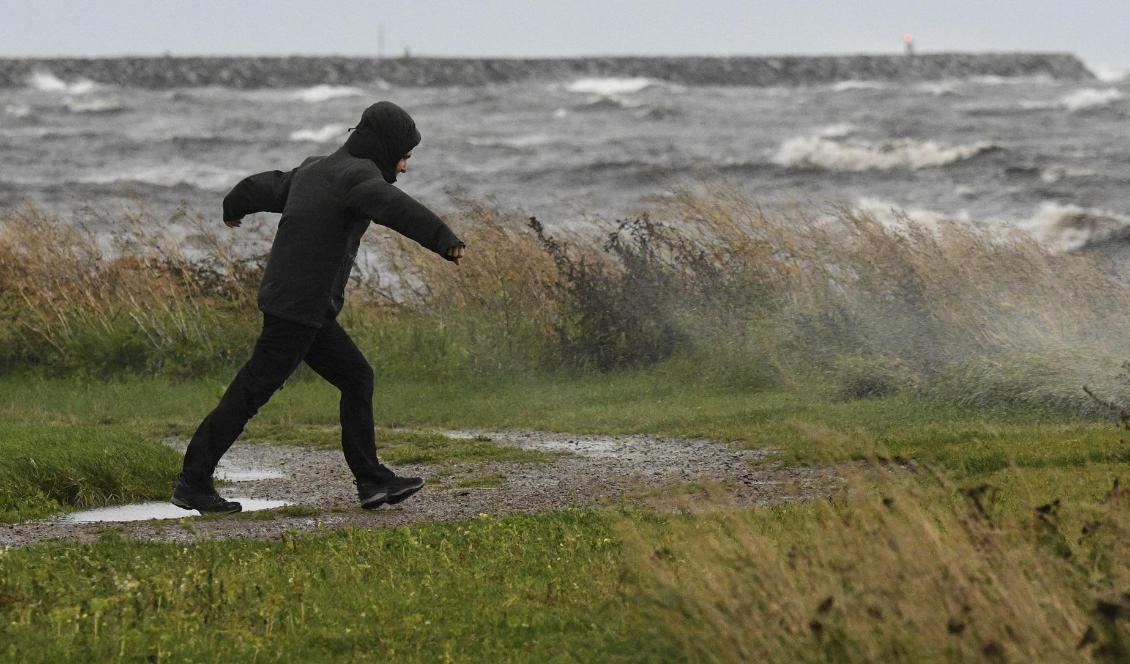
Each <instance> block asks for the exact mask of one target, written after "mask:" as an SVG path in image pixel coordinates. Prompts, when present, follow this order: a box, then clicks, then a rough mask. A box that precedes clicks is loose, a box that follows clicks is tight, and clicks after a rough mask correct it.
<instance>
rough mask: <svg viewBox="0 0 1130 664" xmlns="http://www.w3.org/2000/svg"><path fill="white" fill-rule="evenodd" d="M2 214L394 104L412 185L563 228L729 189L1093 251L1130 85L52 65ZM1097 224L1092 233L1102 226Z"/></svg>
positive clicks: (158, 181) (217, 193) (36, 97)
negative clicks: (708, 188)
mask: <svg viewBox="0 0 1130 664" xmlns="http://www.w3.org/2000/svg"><path fill="white" fill-rule="evenodd" d="M0 96H2V102H0V164H2V166H0V169H2V171H0V206H11V205H16V204H18V203H20V202H21V201H24V200H30V201H33V202H35V203H38V204H40V205H42V206H45V207H46V208H48V209H49V210H51V211H53V212H56V213H59V214H61V215H63V216H64V218H68V219H73V218H76V215H79V214H80V211H81V210H82V209H83V208H86V207H93V208H94V209H99V210H109V211H113V210H115V209H118V208H119V207H121V206H123V205H126V206H136V205H137V204H139V203H143V204H144V205H145V206H147V207H148V208H149V209H151V210H153V211H155V212H157V213H159V214H161V215H169V214H171V212H172V211H173V210H174V209H176V208H177V207H178V206H179V205H187V206H189V207H190V208H193V209H196V210H200V211H203V212H206V213H208V214H211V215H213V216H215V218H216V221H217V224H218V223H219V214H218V213H219V209H220V200H221V198H222V197H223V194H224V193H225V192H226V190H227V189H228V188H229V187H231V186H232V185H233V184H235V183H236V182H237V181H238V180H239V179H240V178H241V177H243V176H244V175H247V174H250V173H253V172H257V171H261V170H267V169H287V168H290V167H293V166H294V165H296V164H297V163H299V162H300V161H301V160H302V159H303V158H304V157H306V156H307V155H310V154H325V153H328V152H330V151H332V150H334V149H336V148H337V146H338V145H340V144H341V142H342V141H343V140H344V139H345V137H346V135H347V134H346V129H347V128H348V127H350V126H352V125H353V124H354V123H355V121H356V118H357V117H358V116H359V114H360V111H361V110H362V109H363V108H364V107H365V106H366V105H367V104H369V103H371V102H373V101H376V100H379V99H391V100H394V101H396V102H397V103H399V104H400V105H402V106H404V107H405V108H406V109H408V110H409V111H410V112H411V113H412V114H413V116H414V117H415V118H416V120H417V124H418V125H419V127H420V129H421V132H422V134H423V136H424V142H423V143H422V144H421V145H420V146H419V147H418V148H417V149H416V151H415V152H414V156H413V159H412V161H411V162H410V168H411V170H410V172H409V173H408V174H407V175H405V176H402V178H401V181H400V185H401V186H402V187H403V188H404V189H405V190H406V191H408V192H409V193H411V194H413V195H415V196H417V197H418V198H420V199H421V200H422V201H424V202H425V203H428V204H430V205H432V206H433V207H437V208H440V209H443V208H445V207H447V206H449V205H451V204H452V199H453V197H457V196H460V195H464V194H467V195H470V196H472V197H476V198H483V199H489V200H493V201H495V202H497V203H498V204H500V205H503V206H506V207H514V208H520V209H522V210H524V211H526V212H528V213H530V214H536V215H538V216H539V217H540V218H542V219H544V220H546V221H547V222H548V223H550V224H552V223H555V222H563V221H568V220H572V219H578V218H581V217H583V216H585V215H587V214H589V215H597V216H601V217H605V218H613V217H618V216H623V215H626V214H630V213H631V212H632V211H633V210H634V209H636V208H638V207H639V206H641V205H643V204H645V203H646V201H647V199H648V198H649V197H653V196H657V195H662V193H663V192H664V191H666V190H669V189H670V188H671V187H674V186H678V185H682V184H689V183H694V182H696V181H698V180H701V179H703V178H711V177H723V178H725V179H727V180H729V181H730V182H732V183H734V184H735V185H737V186H738V187H739V188H740V189H742V190H744V191H745V192H747V193H748V194H749V195H750V196H751V197H752V198H753V199H755V200H757V201H759V202H762V203H764V204H767V205H772V204H774V203H778V202H793V201H812V202H815V203H824V202H837V203H851V204H860V205H867V206H872V207H875V208H877V209H885V208H888V207H890V206H899V207H902V208H906V209H908V210H910V211H911V213H912V215H915V216H918V217H930V216H935V215H946V216H958V217H968V218H970V219H975V220H985V221H999V222H1003V223H1014V224H1026V225H1029V226H1031V227H1033V228H1035V229H1037V230H1038V231H1039V232H1042V233H1043V234H1044V235H1045V238H1046V239H1048V241H1049V242H1053V243H1056V244H1059V245H1061V246H1063V247H1065V248H1072V247H1074V246H1078V245H1080V244H1085V243H1087V242H1090V241H1091V239H1092V236H1094V235H1095V234H1096V233H1097V234H1102V233H1117V232H1118V231H1120V230H1121V229H1122V228H1123V227H1124V226H1126V225H1127V223H1128V221H1130V132H1127V131H1126V128H1127V124H1126V123H1127V119H1128V117H1130V82H1127V81H1125V80H1096V81H1085V82H1078V81H1075V82H1068V81H1053V80H1050V79H1046V78H1019V79H1002V78H970V79H964V80H948V81H932V82H920V83H898V82H889V81H886V82H883V81H867V80H848V81H842V82H839V83H835V84H826V85H803V86H790V87H735V86H729V87H690V86H684V85H676V84H671V83H666V82H664V81H662V80H658V79H654V78H638V77H628V78H600V79H583V78H582V79H576V80H573V81H561V82H544V81H543V82H528V81H527V82H516V83H507V84H496V85H484V86H473V87H472V86H468V87H459V86H451V87H397V86H392V85H389V84H384V83H381V84H372V85H360V86H328V85H326V86H315V87H307V88H291V89H269V90H268V89H263V90H234V89H228V88H223V87H194V88H177V89H166V90H150V89H138V88H123V87H112V86H106V85H101V84H95V83H92V82H90V81H84V80H62V79H60V78H58V77H56V76H55V75H54V74H52V73H51V72H47V71H41V72H39V73H38V74H36V75H35V76H32V77H30V78H29V80H28V81H27V84H26V85H25V86H24V87H22V88H9V89H3V90H0ZM1081 229H1082V230H1081Z"/></svg>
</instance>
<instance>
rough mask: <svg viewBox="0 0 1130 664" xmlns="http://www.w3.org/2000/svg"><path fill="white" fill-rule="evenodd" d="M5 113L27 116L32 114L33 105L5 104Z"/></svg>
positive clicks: (18, 116)
mask: <svg viewBox="0 0 1130 664" xmlns="http://www.w3.org/2000/svg"><path fill="white" fill-rule="evenodd" d="M4 113H6V114H8V115H10V116H12V117H14V118H26V117H27V116H29V115H31V107H30V106H28V105H27V104H5V105H4Z"/></svg>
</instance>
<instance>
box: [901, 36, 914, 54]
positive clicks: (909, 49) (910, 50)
mask: <svg viewBox="0 0 1130 664" xmlns="http://www.w3.org/2000/svg"><path fill="white" fill-rule="evenodd" d="M902 43H903V44H905V45H906V54H907V55H914V35H912V34H910V33H909V32H908V33H906V34H905V35H903V36H902Z"/></svg>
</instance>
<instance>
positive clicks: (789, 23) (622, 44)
mask: <svg viewBox="0 0 1130 664" xmlns="http://www.w3.org/2000/svg"><path fill="white" fill-rule="evenodd" d="M378 23H380V24H382V25H383V26H384V32H385V53H386V54H390V55H391V54H399V53H401V52H403V50H404V48H405V47H406V46H408V47H410V48H411V51H412V53H413V54H415V55H442V56H456V55H467V56H479V55H497V56H554V55H594V54H606V55H611V54H644V55H668V54H669V55H686V54H702V55H715V54H717V55H726V54H730V55H735V54H770V53H772V54H782V53H860V52H866V53H881V52H897V51H899V50H900V49H901V38H902V35H903V34H904V33H912V34H913V35H914V37H915V41H916V44H917V46H918V48H919V50H920V51H940V50H962V51H1007V50H1026V51H1037V50H1038V51H1070V52H1073V53H1076V54H1077V55H1079V56H1081V57H1083V58H1084V60H1086V61H1087V62H1088V63H1092V64H1104V65H1130V39H1127V36H1126V34H1127V29H1128V28H1130V0H1070V1H1069V0H919V1H915V0H692V1H683V0H678V1H667V2H664V1H651V2H648V1H646V0H575V1H571V2H567V1H564V0H414V1H408V0H404V1H399V0H397V1H385V2H363V1H360V0H352V1H348V2H345V1H339V0H320V1H317V2H314V1H309V2H304V1H299V0H269V1H268V0H243V1H239V0H235V1H233V0H224V1H221V0H159V1H154V0H99V1H97V2H95V1H93V0H36V1H35V2H29V1H28V0H0V55H3V56H50V55H123V54H137V55H156V54H161V53H165V52H169V53H172V54H174V55H221V54H223V55H227V54H232V55H243V54H343V55H376V53H377V32H378V31H377V25H378Z"/></svg>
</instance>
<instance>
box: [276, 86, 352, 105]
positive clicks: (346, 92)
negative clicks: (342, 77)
mask: <svg viewBox="0 0 1130 664" xmlns="http://www.w3.org/2000/svg"><path fill="white" fill-rule="evenodd" d="M363 94H365V91H364V90H362V89H361V88H355V87H353V86H351V85H315V86H313V87H309V88H306V89H304V90H299V91H298V92H296V93H294V98H295V99H298V100H301V101H304V102H307V103H310V104H316V103H318V102H323V101H327V100H330V99H338V98H339V97H356V96H359V95H363Z"/></svg>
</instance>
